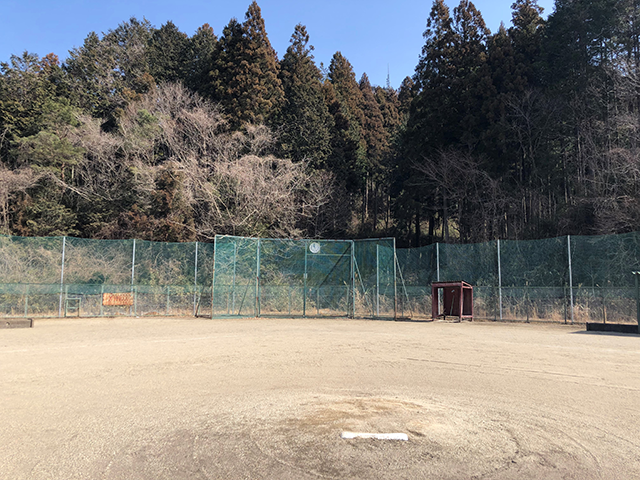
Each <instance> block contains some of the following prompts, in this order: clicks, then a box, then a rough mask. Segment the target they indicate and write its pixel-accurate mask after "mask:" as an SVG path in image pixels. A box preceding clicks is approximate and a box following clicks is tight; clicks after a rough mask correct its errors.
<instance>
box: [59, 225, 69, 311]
mask: <svg viewBox="0 0 640 480" xmlns="http://www.w3.org/2000/svg"><path fill="white" fill-rule="evenodd" d="M66 247H67V237H62V264H61V265H60V302H59V304H58V317H61V316H62V290H63V285H64V256H65V253H66Z"/></svg>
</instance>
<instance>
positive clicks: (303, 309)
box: [302, 240, 309, 317]
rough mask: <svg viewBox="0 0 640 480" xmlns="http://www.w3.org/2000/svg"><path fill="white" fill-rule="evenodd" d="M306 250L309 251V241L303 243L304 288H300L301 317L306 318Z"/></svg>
mask: <svg viewBox="0 0 640 480" xmlns="http://www.w3.org/2000/svg"><path fill="white" fill-rule="evenodd" d="M307 250H309V241H308V240H305V242H304V277H303V280H304V286H303V288H302V316H303V317H306V316H307Z"/></svg>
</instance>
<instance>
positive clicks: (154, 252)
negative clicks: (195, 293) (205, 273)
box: [133, 240, 196, 285]
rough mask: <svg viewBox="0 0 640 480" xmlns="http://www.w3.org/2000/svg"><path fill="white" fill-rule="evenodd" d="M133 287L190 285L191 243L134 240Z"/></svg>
mask: <svg viewBox="0 0 640 480" xmlns="http://www.w3.org/2000/svg"><path fill="white" fill-rule="evenodd" d="M135 247H136V248H135V272H134V277H133V284H134V285H193V284H194V272H195V253H196V249H195V243H163V242H149V241H143V240H136V243H135Z"/></svg>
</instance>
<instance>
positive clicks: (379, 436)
mask: <svg viewBox="0 0 640 480" xmlns="http://www.w3.org/2000/svg"><path fill="white" fill-rule="evenodd" d="M340 436H341V437H342V438H344V439H347V440H350V439H352V438H375V439H376V440H404V441H405V442H406V441H408V440H409V436H408V435H407V434H406V433H356V432H342V435H340Z"/></svg>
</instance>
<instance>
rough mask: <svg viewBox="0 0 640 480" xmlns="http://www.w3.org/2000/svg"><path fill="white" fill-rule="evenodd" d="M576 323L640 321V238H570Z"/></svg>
mask: <svg viewBox="0 0 640 480" xmlns="http://www.w3.org/2000/svg"><path fill="white" fill-rule="evenodd" d="M570 240H571V267H572V268H571V270H572V280H573V298H574V320H575V321H578V322H590V321H602V320H605V321H614V322H623V323H635V322H636V298H635V296H636V293H635V286H634V277H633V275H631V271H633V270H640V268H638V267H639V266H640V235H639V234H638V233H637V232H634V233H626V234H621V235H598V236H590V237H583V236H580V237H574V236H571V237H570Z"/></svg>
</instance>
